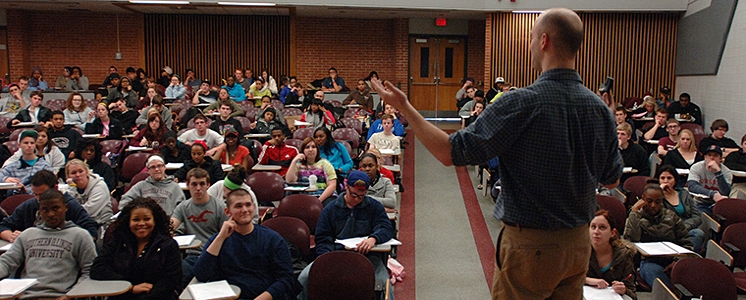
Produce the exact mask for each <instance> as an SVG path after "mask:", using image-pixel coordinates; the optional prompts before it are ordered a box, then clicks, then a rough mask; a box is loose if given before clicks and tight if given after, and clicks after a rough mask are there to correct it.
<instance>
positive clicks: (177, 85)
mask: <svg viewBox="0 0 746 300" xmlns="http://www.w3.org/2000/svg"><path fill="white" fill-rule="evenodd" d="M186 92H187V89H186V87H185V86H184V85H182V84H181V77H179V75H178V74H173V75H171V81H170V84H169V85H168V87H167V88H166V97H167V98H174V99H183V98H184V95H186Z"/></svg>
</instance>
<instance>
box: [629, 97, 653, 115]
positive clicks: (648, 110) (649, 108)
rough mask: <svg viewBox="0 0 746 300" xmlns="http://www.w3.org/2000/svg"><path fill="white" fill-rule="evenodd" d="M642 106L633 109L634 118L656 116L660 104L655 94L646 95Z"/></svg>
mask: <svg viewBox="0 0 746 300" xmlns="http://www.w3.org/2000/svg"><path fill="white" fill-rule="evenodd" d="M642 100H643V102H642V106H640V107H638V108H637V109H635V110H633V111H632V118H634V119H639V118H654V117H655V113H656V109H657V108H658V104H657V103H656V102H655V98H653V96H650V95H648V96H645V97H643V98H642Z"/></svg>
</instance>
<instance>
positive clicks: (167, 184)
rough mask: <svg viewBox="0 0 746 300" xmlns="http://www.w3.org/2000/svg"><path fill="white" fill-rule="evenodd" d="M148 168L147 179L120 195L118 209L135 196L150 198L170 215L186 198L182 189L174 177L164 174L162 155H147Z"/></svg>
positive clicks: (146, 164) (122, 207) (164, 166)
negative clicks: (120, 199)
mask: <svg viewBox="0 0 746 300" xmlns="http://www.w3.org/2000/svg"><path fill="white" fill-rule="evenodd" d="M145 167H147V169H148V174H149V175H150V176H148V178H147V179H145V180H143V181H140V182H138V183H136V184H135V185H134V186H132V188H130V190H129V191H127V193H125V194H124V195H122V201H119V210H122V209H124V207H125V206H126V205H127V203H129V202H130V201H132V199H134V198H137V197H143V198H151V199H153V200H155V201H156V202H158V204H159V205H160V206H161V207H162V208H163V210H164V211H165V212H166V214H167V215H169V216H170V215H171V214H172V213H173V212H174V209H175V208H176V206H177V205H179V203H181V201H184V200H186V199H185V197H184V191H182V190H181V188H180V187H179V184H178V183H176V182H174V177H173V176H170V175H168V176H167V175H166V163H165V161H164V160H163V158H162V157H160V156H158V155H152V156H150V157H148V161H147V162H146V163H145Z"/></svg>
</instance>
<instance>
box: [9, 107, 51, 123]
mask: <svg viewBox="0 0 746 300" xmlns="http://www.w3.org/2000/svg"><path fill="white" fill-rule="evenodd" d="M38 116H39V118H38V121H39V123H43V122H49V120H51V119H52V110H50V109H49V108H46V107H44V106H39V115H38ZM13 120H19V121H21V122H31V114H30V113H29V111H28V108H24V109H22V110H21V111H19V112H18V114H16V116H15V117H14V118H13ZM13 120H10V121H9V122H8V125H7V127H8V128H13V126H12V124H13Z"/></svg>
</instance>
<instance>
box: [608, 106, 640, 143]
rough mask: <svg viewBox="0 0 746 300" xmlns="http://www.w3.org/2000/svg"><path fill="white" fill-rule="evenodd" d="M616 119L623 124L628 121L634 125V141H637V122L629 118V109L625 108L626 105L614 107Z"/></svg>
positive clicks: (617, 122)
mask: <svg viewBox="0 0 746 300" xmlns="http://www.w3.org/2000/svg"><path fill="white" fill-rule="evenodd" d="M614 120H615V121H616V124H617V125H619V124H622V123H628V124H629V125H630V126H632V142H637V132H635V123H633V122H632V120H628V119H627V110H626V109H624V106H621V105H619V106H617V107H616V108H615V109H614Z"/></svg>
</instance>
